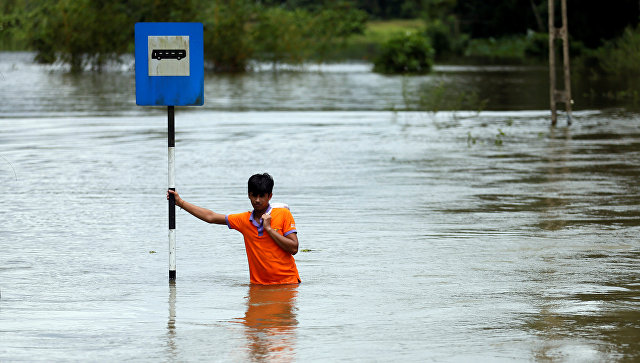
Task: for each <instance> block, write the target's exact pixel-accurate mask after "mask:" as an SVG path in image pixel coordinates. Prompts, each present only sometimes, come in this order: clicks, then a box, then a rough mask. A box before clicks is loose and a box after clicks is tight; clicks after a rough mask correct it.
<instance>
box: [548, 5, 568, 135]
mask: <svg viewBox="0 0 640 363" xmlns="http://www.w3.org/2000/svg"><path fill="white" fill-rule="evenodd" d="M561 1H562V6H561V7H562V27H560V28H556V25H555V15H554V12H555V3H554V0H549V83H550V100H551V124H552V125H554V126H555V124H556V123H557V121H558V112H557V108H556V104H557V103H562V102H564V104H565V107H566V110H567V124H569V125H571V103H572V100H571V72H570V70H569V28H568V26H567V0H561ZM556 39H562V55H563V57H562V58H563V63H564V64H563V65H564V90H557V89H556V49H555V43H556V42H555V40H556Z"/></svg>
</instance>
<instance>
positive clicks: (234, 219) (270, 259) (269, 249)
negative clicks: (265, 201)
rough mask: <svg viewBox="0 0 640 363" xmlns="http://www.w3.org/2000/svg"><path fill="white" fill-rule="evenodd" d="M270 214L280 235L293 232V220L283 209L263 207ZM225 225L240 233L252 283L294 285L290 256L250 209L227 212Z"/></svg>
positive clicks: (295, 271)
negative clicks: (242, 211) (235, 212)
mask: <svg viewBox="0 0 640 363" xmlns="http://www.w3.org/2000/svg"><path fill="white" fill-rule="evenodd" d="M269 212H270V213H271V227H272V228H273V229H275V230H276V231H277V232H278V233H280V234H281V235H283V236H287V235H289V234H291V233H297V230H296V222H295V221H294V220H293V216H292V215H291V212H290V211H289V209H287V208H271V207H269V209H267V213H269ZM226 218H227V226H229V228H230V229H235V230H237V231H238V232H240V233H242V235H243V236H244V246H245V249H246V251H247V260H248V261H249V275H250V278H251V283H252V284H261V285H272V284H297V283H299V282H300V276H299V275H298V268H297V266H296V261H295V260H294V258H293V256H292V255H291V254H290V253H288V252H286V251H285V250H283V249H282V248H280V246H278V245H277V244H276V243H275V242H274V241H273V239H272V238H271V237H270V236H269V234H268V233H267V232H266V231H265V230H264V227H263V226H262V221H256V220H255V219H254V218H253V212H244V213H237V214H229V215H227V216H226Z"/></svg>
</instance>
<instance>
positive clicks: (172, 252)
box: [167, 106, 176, 280]
mask: <svg viewBox="0 0 640 363" xmlns="http://www.w3.org/2000/svg"><path fill="white" fill-rule="evenodd" d="M174 112H175V110H174V106H168V112H167V113H168V119H169V127H168V130H169V132H168V134H167V138H168V140H169V189H170V190H174V191H175V190H176V175H175V172H176V154H175V149H176V127H175V114H174ZM175 279H176V198H175V196H174V195H173V194H169V280H175Z"/></svg>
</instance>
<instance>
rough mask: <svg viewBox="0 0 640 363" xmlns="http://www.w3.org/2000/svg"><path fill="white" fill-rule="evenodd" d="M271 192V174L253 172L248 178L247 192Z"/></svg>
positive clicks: (255, 193) (256, 193)
mask: <svg viewBox="0 0 640 363" xmlns="http://www.w3.org/2000/svg"><path fill="white" fill-rule="evenodd" d="M272 192H273V178H272V177H271V175H269V174H267V173H264V174H254V175H252V176H251V178H249V193H251V194H253V195H261V194H271V193H272Z"/></svg>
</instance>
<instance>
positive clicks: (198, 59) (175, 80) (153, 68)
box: [135, 23, 204, 106]
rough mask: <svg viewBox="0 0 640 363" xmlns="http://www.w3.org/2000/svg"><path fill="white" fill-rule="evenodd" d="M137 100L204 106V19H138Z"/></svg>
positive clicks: (155, 103) (136, 36) (159, 103)
mask: <svg viewBox="0 0 640 363" xmlns="http://www.w3.org/2000/svg"><path fill="white" fill-rule="evenodd" d="M135 38H136V39H135V40H136V41H135V46H136V104H138V105H139V106H202V105H203V104H204V45H203V36H202V23H136V27H135Z"/></svg>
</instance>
